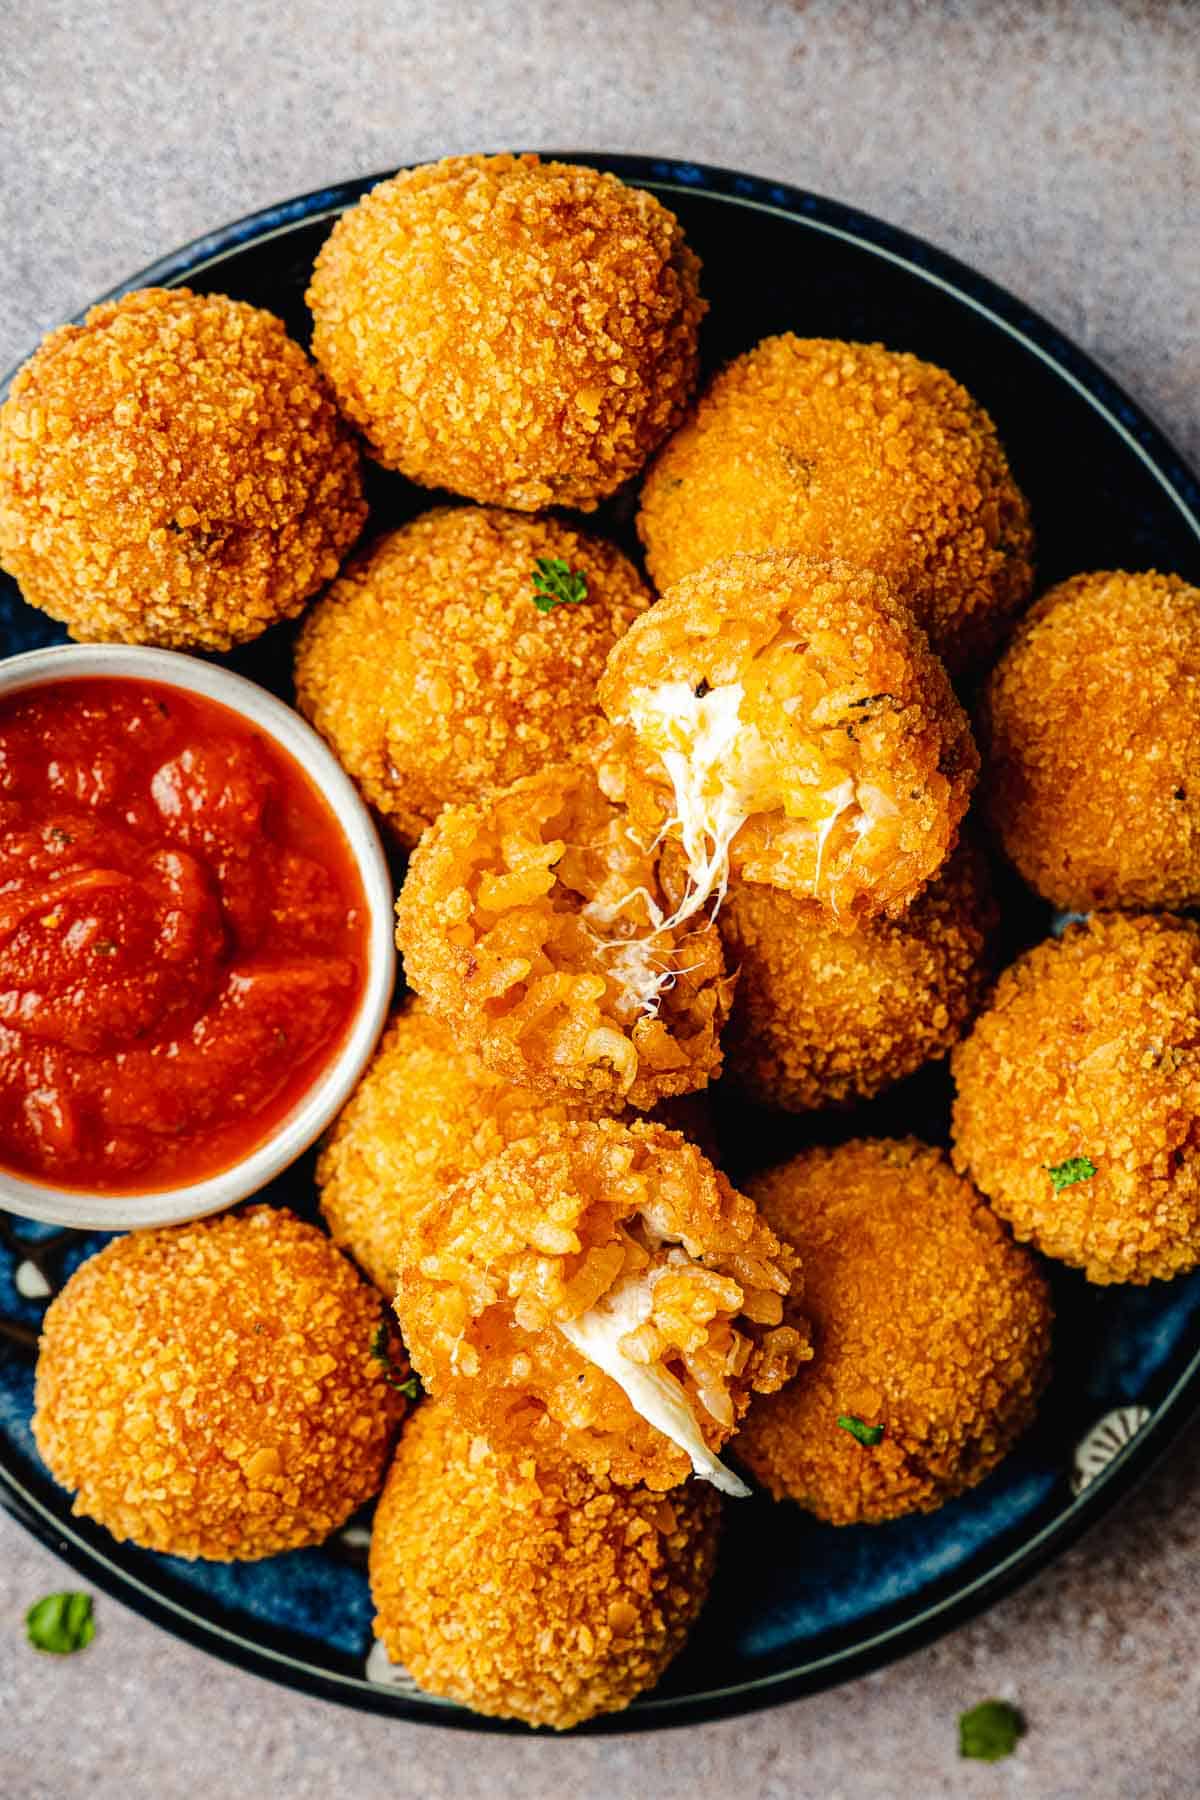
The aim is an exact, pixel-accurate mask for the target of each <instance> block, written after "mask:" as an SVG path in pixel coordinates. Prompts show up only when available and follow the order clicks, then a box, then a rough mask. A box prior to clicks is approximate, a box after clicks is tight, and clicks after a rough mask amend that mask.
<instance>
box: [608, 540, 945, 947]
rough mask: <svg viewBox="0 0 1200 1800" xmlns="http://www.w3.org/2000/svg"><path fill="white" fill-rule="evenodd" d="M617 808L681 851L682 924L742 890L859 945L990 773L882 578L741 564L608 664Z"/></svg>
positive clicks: (689, 587)
mask: <svg viewBox="0 0 1200 1800" xmlns="http://www.w3.org/2000/svg"><path fill="white" fill-rule="evenodd" d="M599 694H600V703H601V705H602V706H603V708H604V710H605V712H606V714H607V715H608V718H609V719H610V720H611V721H612V723H613V725H614V726H615V727H616V728H617V730H618V735H617V737H616V738H615V739H614V748H613V751H612V753H611V755H610V756H608V757H607V758H606V759H605V760H603V761H602V764H601V779H602V782H603V784H604V786H605V788H606V791H607V792H609V793H610V794H612V796H613V797H614V798H615V799H618V800H622V801H625V802H626V803H627V804H628V805H629V808H630V811H631V813H632V815H633V818H634V821H635V823H636V824H637V826H638V828H639V829H641V830H642V831H643V833H644V835H645V836H646V838H647V840H649V839H651V838H653V837H655V836H656V835H657V834H663V833H665V834H667V835H668V836H671V837H678V838H679V840H680V841H681V842H682V844H683V849H684V854H685V858H686V862H687V868H688V875H689V879H690V892H689V894H688V897H687V899H686V900H685V902H684V906H683V908H682V916H683V917H687V916H689V915H690V913H691V912H694V911H696V910H698V909H699V908H700V907H702V906H703V905H704V904H705V903H706V902H707V901H708V899H709V896H710V895H713V894H715V895H716V897H717V901H718V903H719V902H720V899H721V897H722V895H723V893H724V887H725V882H726V880H727V878H728V876H729V875H730V874H731V873H732V874H734V875H740V876H741V877H742V878H743V879H744V880H745V881H751V882H762V883H765V884H766V885H768V886H771V887H777V888H782V889H784V890H786V891H787V892H789V893H792V894H795V895H798V896H807V897H810V898H815V899H817V900H820V901H821V902H822V904H823V905H824V906H826V907H827V908H828V909H829V911H830V912H831V913H832V914H833V916H834V917H835V918H836V919H838V920H839V921H841V922H842V923H844V924H845V925H847V926H848V927H849V926H853V925H855V924H858V923H859V922H861V920H862V919H864V918H868V917H870V916H872V915H873V914H876V913H881V912H882V913H889V914H892V915H896V914H899V913H902V912H903V911H904V910H905V908H906V907H907V906H908V905H909V904H910V903H911V901H912V900H913V899H914V898H915V896H916V895H917V893H919V891H920V889H921V888H922V887H923V886H924V885H925V883H926V882H927V881H928V880H929V878H930V877H931V876H933V875H935V874H936V873H937V871H938V869H940V867H941V866H942V864H943V862H944V861H945V860H946V857H947V856H948V855H949V853H950V851H951V850H952V849H953V848H954V844H955V841H956V839H957V836H958V827H959V822H960V820H961V819H962V816H963V814H964V813H965V812H966V809H967V801H968V798H969V795H970V791H971V786H972V784H973V782H974V779H975V773H976V770H977V768H978V757H977V755H976V752H975V745H974V742H973V740H972V738H971V732H970V728H969V726H968V724H967V720H966V716H965V714H964V713H963V710H962V708H961V707H960V705H959V704H958V701H957V700H956V699H955V697H954V693H953V691H952V689H951V687H950V683H949V680H948V679H947V676H946V672H945V670H944V669H943V667H942V665H941V663H940V662H938V660H937V658H936V657H935V656H934V655H933V654H932V652H931V651H930V649H929V645H928V642H927V640H926V637H925V634H924V632H923V631H921V630H920V629H919V627H918V626H916V625H914V623H913V621H912V616H911V614H910V613H909V611H908V609H907V607H905V606H904V605H903V604H902V603H901V602H899V601H898V600H897V599H896V598H895V596H894V594H893V592H892V590H891V588H890V587H889V586H888V583H887V582H886V581H885V580H884V579H883V578H882V577H881V576H879V575H872V574H868V573H865V572H863V571H859V570H854V569H850V568H848V567H847V566H846V565H845V564H844V563H824V562H817V561H814V560H813V559H812V558H811V557H807V556H801V555H799V554H797V553H796V552H794V551H767V552H765V553H759V554H754V555H740V556H731V557H728V558H726V559H725V560H724V561H722V562H717V563H713V564H712V565H711V566H710V567H708V568H706V569H701V570H700V571H699V572H698V573H697V574H695V575H689V576H687V577H686V578H685V579H684V580H683V581H681V582H679V583H678V584H677V585H676V586H675V587H673V588H672V589H671V590H670V591H669V592H668V593H667V594H666V595H664V597H663V599H662V600H660V601H659V603H658V605H657V606H654V607H652V608H651V610H650V611H649V612H648V613H644V614H643V615H642V617H641V618H640V619H638V620H637V621H636V622H635V623H634V624H633V625H632V626H631V628H630V630H629V631H628V632H627V633H626V635H625V636H624V637H623V638H622V639H621V640H620V641H619V642H618V643H617V644H616V646H615V647H614V649H613V651H612V653H611V654H610V656H609V659H608V668H607V670H606V671H605V674H604V677H603V679H602V681H601V683H600V688H599Z"/></svg>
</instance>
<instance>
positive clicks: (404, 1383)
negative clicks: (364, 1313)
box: [371, 1319, 421, 1400]
mask: <svg viewBox="0 0 1200 1800" xmlns="http://www.w3.org/2000/svg"><path fill="white" fill-rule="evenodd" d="M371 1355H372V1356H373V1357H374V1358H375V1361H376V1362H378V1363H382V1364H383V1368H384V1376H383V1379H384V1380H385V1381H386V1382H387V1384H388V1386H389V1387H393V1388H395V1390H396V1392H397V1393H398V1394H403V1395H404V1397H405V1399H406V1400H419V1399H420V1398H421V1384H420V1382H419V1381H418V1380H417V1378H416V1376H415V1375H402V1374H401V1372H400V1370H399V1369H398V1368H397V1367H396V1364H395V1363H394V1362H393V1360H392V1352H391V1349H390V1347H389V1345H388V1330H387V1326H386V1325H385V1324H384V1322H383V1320H382V1319H380V1321H379V1324H378V1325H377V1326H376V1328H375V1336H374V1337H373V1338H372V1339H371Z"/></svg>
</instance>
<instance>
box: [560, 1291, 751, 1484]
mask: <svg viewBox="0 0 1200 1800" xmlns="http://www.w3.org/2000/svg"><path fill="white" fill-rule="evenodd" d="M659 1272H660V1271H659V1270H653V1269H643V1270H639V1271H636V1272H634V1273H631V1274H628V1275H624V1276H622V1277H621V1278H620V1279H619V1280H618V1281H616V1282H614V1284H613V1286H612V1287H611V1288H609V1290H608V1292H607V1293H606V1294H604V1295H602V1296H601V1298H600V1299H599V1300H598V1301H597V1302H596V1304H595V1305H594V1306H592V1307H589V1308H588V1310H587V1312H584V1313H580V1314H579V1316H578V1317H577V1318H574V1319H560V1320H559V1324H558V1328H559V1330H560V1331H561V1332H562V1334H563V1336H564V1337H565V1338H566V1340H567V1342H568V1343H569V1344H571V1345H573V1346H574V1348H575V1349H576V1350H578V1352H579V1354H580V1355H581V1356H583V1357H586V1358H587V1360H588V1362H590V1363H594V1364H595V1366H596V1367H597V1368H598V1369H603V1371H604V1373H605V1374H606V1375H610V1376H611V1377H612V1379H613V1380H614V1381H615V1382H616V1383H617V1386H618V1387H619V1388H621V1389H622V1391H623V1392H624V1394H625V1396H626V1398H627V1399H628V1400H629V1403H630V1405H631V1406H632V1407H633V1409H634V1411H635V1412H636V1413H638V1414H639V1415H640V1416H641V1417H642V1418H643V1419H645V1421H646V1423H647V1424H648V1425H653V1426H654V1428H655V1430H656V1431H661V1432H662V1434H663V1436H664V1437H666V1438H669V1439H670V1440H671V1442H672V1443H673V1444H676V1445H678V1447H679V1449H681V1450H682V1451H683V1453H684V1455H685V1456H687V1457H688V1458H689V1459H690V1460H691V1465H692V1469H693V1471H694V1472H695V1473H696V1474H697V1475H699V1476H700V1477H702V1479H703V1480H705V1481H711V1482H712V1484H713V1486H714V1487H716V1488H719V1489H720V1491H721V1492H722V1493H723V1494H733V1495H735V1496H736V1497H737V1498H739V1499H742V1498H744V1497H745V1496H746V1495H747V1494H749V1492H750V1489H749V1488H748V1487H747V1486H746V1484H745V1482H743V1481H740V1480H739V1479H738V1477H737V1476H736V1475H735V1474H734V1473H733V1471H732V1469H728V1468H726V1466H725V1464H724V1463H723V1462H722V1461H721V1459H720V1457H719V1456H717V1455H715V1454H714V1452H713V1451H711V1450H710V1449H709V1447H708V1445H707V1444H706V1443H705V1442H704V1438H703V1436H702V1435H701V1432H700V1428H699V1426H698V1425H697V1423H696V1416H695V1414H694V1412H693V1411H692V1407H691V1403H690V1401H689V1400H688V1397H687V1394H686V1392H685V1391H684V1388H683V1386H682V1384H681V1383H680V1382H679V1381H677V1380H676V1378H675V1376H674V1375H672V1374H671V1372H670V1370H669V1369H664V1368H661V1367H658V1366H655V1365H647V1364H645V1363H637V1362H634V1361H633V1360H632V1358H630V1357H628V1356H626V1355H625V1354H624V1353H623V1351H622V1350H621V1339H622V1338H624V1337H626V1336H627V1335H628V1334H629V1333H630V1332H633V1331H636V1330H637V1328H638V1326H639V1325H642V1324H644V1323H645V1321H646V1320H647V1319H648V1318H649V1317H650V1313H651V1310H652V1307H653V1304H654V1281H655V1276H656V1275H657V1274H658V1273H659Z"/></svg>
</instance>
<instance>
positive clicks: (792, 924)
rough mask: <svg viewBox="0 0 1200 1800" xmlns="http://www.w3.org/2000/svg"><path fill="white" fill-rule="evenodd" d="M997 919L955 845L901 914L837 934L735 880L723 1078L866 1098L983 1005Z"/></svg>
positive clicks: (824, 1101) (816, 1095)
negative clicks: (732, 980)
mask: <svg viewBox="0 0 1200 1800" xmlns="http://www.w3.org/2000/svg"><path fill="white" fill-rule="evenodd" d="M997 919H998V914H997V909H996V906H995V904H994V902H993V900H992V898H991V893H990V890H989V887H988V881H987V871H986V868H985V865H984V859H983V857H982V855H981V854H980V853H979V851H978V850H977V849H976V848H975V847H974V846H973V845H970V844H968V843H965V842H964V843H960V844H959V847H958V849H957V850H956V851H955V852H954V855H953V856H952V857H951V858H950V861H949V862H948V863H947V864H946V866H945V868H944V869H943V870H942V872H941V873H940V874H939V875H938V876H937V877H936V878H935V880H933V881H932V882H930V884H929V886H928V887H927V888H925V889H924V890H923V891H922V892H921V893H920V894H919V895H918V896H917V898H916V899H915V900H914V901H913V904H912V905H911V906H910V907H909V909H908V911H907V912H906V913H905V914H904V915H903V917H901V918H899V919H887V918H882V919H869V920H867V921H866V922H865V923H864V924H862V925H861V926H860V927H859V928H858V930H857V931H852V932H847V931H840V930H838V928H837V927H836V926H835V925H832V924H831V923H830V921H829V919H828V918H827V917H826V916H825V914H824V913H823V912H822V910H821V908H820V907H819V906H818V905H817V904H816V903H815V902H814V901H812V900H797V899H796V898H794V896H793V895H791V894H785V893H782V892H781V891H780V890H779V889H778V888H771V887H762V886H759V885H756V884H754V883H752V882H746V881H734V882H731V883H730V886H729V892H728V893H727V894H726V896H725V903H724V905H723V906H722V908H721V911H720V914H719V921H718V922H719V926H720V931H721V937H722V940H723V942H724V944H725V954H726V956H727V958H728V960H729V966H730V968H731V969H732V970H735V971H736V973H737V988H736V990H735V993H734V1002H733V1012H732V1013H731V1015H730V1019H729V1024H728V1025H727V1027H726V1029H725V1032H724V1035H723V1037H722V1040H721V1047H722V1050H723V1051H724V1055H725V1062H724V1079H725V1080H726V1082H728V1083H729V1084H730V1085H731V1086H732V1087H735V1088H737V1089H738V1090H739V1091H740V1092H741V1093H743V1094H745V1095H746V1096H747V1097H748V1098H749V1099H751V1100H754V1101H756V1102H758V1104H760V1105H762V1106H774V1107H780V1108H782V1109H783V1110H784V1111H785V1112H808V1111H812V1110H814V1109H816V1108H818V1107H822V1106H844V1105H846V1104H847V1103H849V1102H851V1101H854V1100H868V1099H870V1098H871V1097H872V1096H873V1095H875V1094H878V1093H879V1092H881V1090H882V1089H884V1088H886V1087H890V1086H891V1084H892V1083H893V1082H896V1081H900V1080H902V1079H903V1078H904V1077H905V1076H906V1075H911V1074H913V1073H914V1072H915V1071H916V1070H917V1069H919V1068H921V1067H922V1065H923V1064H925V1063H927V1062H929V1061H931V1060H932V1059H933V1058H934V1057H941V1056H945V1054H946V1052H947V1051H948V1050H949V1049H950V1048H951V1046H952V1045H953V1044H955V1043H957V1041H958V1039H959V1037H960V1036H961V1035H962V1032H963V1029H964V1027H965V1025H966V1024H967V1022H968V1020H969V1019H971V1018H972V1017H973V1016H974V1014H975V1012H976V1011H977V1010H978V1008H979V1005H980V1003H981V1001H982V999H983V994H984V989H985V986H986V984H987V981H988V978H989V973H990V969H989V957H988V954H987V951H988V939H989V936H990V934H991V933H992V931H993V930H994V927H995V925H996V923H997Z"/></svg>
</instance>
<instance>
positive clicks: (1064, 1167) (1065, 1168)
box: [1046, 1156, 1096, 1194]
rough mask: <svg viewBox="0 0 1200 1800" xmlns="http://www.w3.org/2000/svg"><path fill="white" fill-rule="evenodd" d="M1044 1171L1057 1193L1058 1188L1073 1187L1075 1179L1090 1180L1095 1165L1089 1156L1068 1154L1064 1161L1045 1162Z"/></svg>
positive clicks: (1094, 1170) (1094, 1171)
mask: <svg viewBox="0 0 1200 1800" xmlns="http://www.w3.org/2000/svg"><path fill="white" fill-rule="evenodd" d="M1046 1173H1047V1175H1048V1176H1049V1177H1050V1180H1051V1182H1052V1183H1053V1184H1054V1191H1055V1193H1056V1194H1057V1193H1058V1191H1059V1189H1060V1188H1065V1187H1074V1186H1075V1183H1076V1182H1077V1181H1090V1180H1091V1179H1092V1176H1093V1175H1094V1174H1095V1173H1096V1165H1095V1163H1094V1162H1093V1161H1092V1159H1091V1157H1090V1156H1068V1158H1067V1160H1066V1162H1060V1163H1047V1164H1046Z"/></svg>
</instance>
